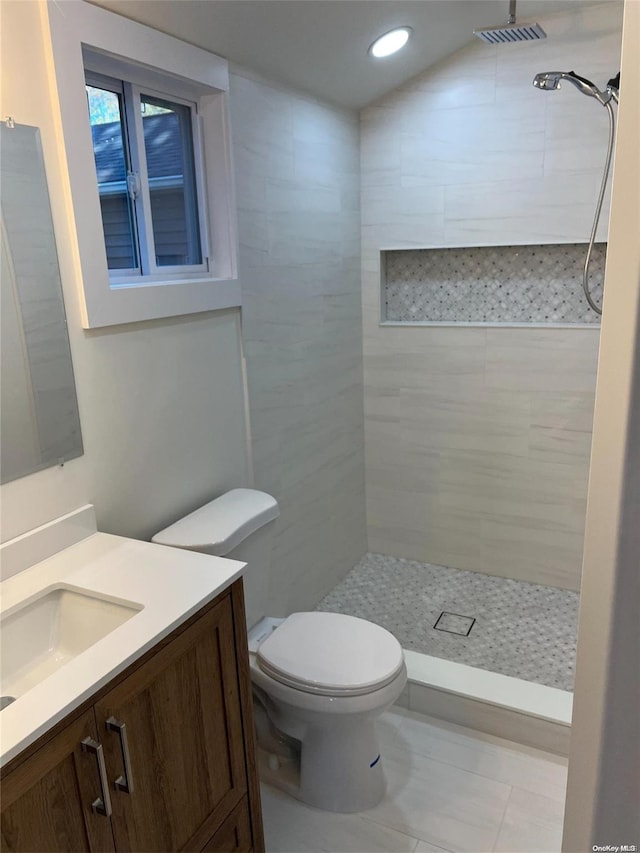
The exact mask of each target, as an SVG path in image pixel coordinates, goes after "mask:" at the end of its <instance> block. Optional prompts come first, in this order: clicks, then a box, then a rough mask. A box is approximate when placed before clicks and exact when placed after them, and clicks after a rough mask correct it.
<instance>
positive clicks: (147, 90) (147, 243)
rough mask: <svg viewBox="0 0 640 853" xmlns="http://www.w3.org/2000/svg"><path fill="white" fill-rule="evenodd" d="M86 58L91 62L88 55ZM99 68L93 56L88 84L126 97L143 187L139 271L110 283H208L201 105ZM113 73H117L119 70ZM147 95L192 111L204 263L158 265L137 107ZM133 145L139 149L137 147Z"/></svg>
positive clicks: (117, 274) (113, 273) (114, 275)
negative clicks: (191, 280) (199, 280)
mask: <svg viewBox="0 0 640 853" xmlns="http://www.w3.org/2000/svg"><path fill="white" fill-rule="evenodd" d="M85 57H87V54H86V53H85ZM109 64H110V63H108V62H107V63H106V65H107V66H108V65H109ZM96 65H97V66H98V67H102V68H104V67H105V63H104V62H95V61H94V62H92V61H91V58H90V56H89V58H85V80H86V81H87V82H88V84H89V85H92V86H95V87H97V88H102V89H106V90H107V91H110V92H114V93H117V94H120V95H122V107H123V112H124V124H125V129H126V130H127V133H128V134H129V138H128V140H127V143H126V144H127V150H128V152H129V154H130V156H131V167H132V170H133V172H135V173H136V174H137V175H138V180H139V184H140V188H139V197H138V198H137V199H136V201H135V202H134V216H135V220H136V228H135V231H136V234H137V243H138V260H139V266H138V267H133V268H129V269H110V270H109V277H110V279H111V286H112V287H119V286H123V285H125V286H126V285H133V286H136V285H139V284H141V283H142V282H141V281H140V276H144V281H145V283H146V284H154V283H165V282H167V283H168V282H170V281H171V279H177V280H179V279H180V278H182V277H183V276H184V275H187V274H189V275H190V274H194V275H193V278H194V279H195V278H196V274H199V275H198V277H199V278H203V279H206V278H207V277H208V276H209V272H210V270H209V241H208V216H207V199H206V193H205V178H204V161H203V147H204V146H203V145H202V140H201V127H200V122H199V120H198V105H197V103H196V102H194V101H189V100H187V99H185V98H181V97H179V96H178V95H176V94H174V93H173V92H167V91H164V92H159V91H157V90H155V89H153V88H152V87H151V86H139V85H137V84H136V83H135V82H133V81H132V80H130V79H129V80H119V79H118V78H117V77H110V76H108V75H106V74H102V73H100V72H96V71H94V68H95V67H96ZM114 70H117V66H116V68H115V69H114ZM145 95H149V96H151V97H155V98H160V99H162V100H165V101H170V102H171V103H174V104H180V105H182V106H186V107H188V108H189V111H190V114H191V140H192V145H193V159H194V173H195V175H194V177H195V192H196V204H197V211H198V236H199V239H200V251H201V254H202V263H200V264H191V265H187V264H180V265H175V266H169V265H161V266H159V265H158V264H157V263H156V260H155V257H156V252H155V237H154V233H153V217H152V214H151V182H150V180H149V175H148V172H147V157H146V152H145V150H144V131H143V127H142V121H143V120H142V115H141V114H140V110H139V109H138V104H139V103H140V101H141V98H142V97H143V96H145ZM131 129H133V133H131ZM132 140H133V142H134V143H135V144H132ZM125 190H126V186H125ZM190 277H191V275H190Z"/></svg>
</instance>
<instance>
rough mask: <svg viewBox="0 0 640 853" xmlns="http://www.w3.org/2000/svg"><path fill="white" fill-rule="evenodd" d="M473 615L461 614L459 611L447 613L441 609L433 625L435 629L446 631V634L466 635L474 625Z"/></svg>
mask: <svg viewBox="0 0 640 853" xmlns="http://www.w3.org/2000/svg"><path fill="white" fill-rule="evenodd" d="M475 622H476V620H475V618H474V617H473V616H461V615H460V614H459V613H448V612H447V611H446V610H443V611H442V613H441V614H440V615H439V616H438V619H437V620H436V624H435V625H434V626H433V627H434V628H435V629H436V631H446V632H447V634H458V635H459V636H460V637H468V636H469V632H470V631H471V629H472V628H473V626H474V625H475Z"/></svg>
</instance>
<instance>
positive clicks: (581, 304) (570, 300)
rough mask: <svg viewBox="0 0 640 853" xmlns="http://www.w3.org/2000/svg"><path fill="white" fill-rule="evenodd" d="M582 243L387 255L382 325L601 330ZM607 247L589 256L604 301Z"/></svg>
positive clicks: (595, 286)
mask: <svg viewBox="0 0 640 853" xmlns="http://www.w3.org/2000/svg"><path fill="white" fill-rule="evenodd" d="M586 251H587V247H586V245H584V244H583V243H569V244H561V245H539V246H482V247H467V248H455V249H403V250H395V251H387V252H383V257H382V264H383V270H384V273H385V275H384V285H383V287H384V297H385V298H384V302H385V306H386V312H385V319H386V320H388V321H393V322H404V323H415V322H443V323H543V324H546V323H548V324H550V325H552V324H554V323H562V324H566V323H581V324H582V323H588V324H592V325H598V324H599V322H600V318H599V315H597V314H596V313H595V312H594V311H593V310H592V309H591V308H589V306H588V304H587V302H586V300H585V297H584V293H583V291H582V269H583V266H584V260H585V255H586ZM605 257H606V244H605V243H597V244H596V245H595V246H594V248H593V252H592V256H591V268H590V282H591V292H592V295H593V297H594V299H595V301H596V303H599V302H600V301H601V298H602V281H603V278H604V264H605Z"/></svg>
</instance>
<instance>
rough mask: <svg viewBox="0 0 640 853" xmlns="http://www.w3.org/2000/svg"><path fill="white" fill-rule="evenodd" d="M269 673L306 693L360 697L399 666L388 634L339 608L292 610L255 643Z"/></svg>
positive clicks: (395, 647)
mask: <svg viewBox="0 0 640 853" xmlns="http://www.w3.org/2000/svg"><path fill="white" fill-rule="evenodd" d="M256 661H257V664H258V666H259V667H260V669H261V670H262V671H263V672H264V673H265V674H266V675H268V676H270V677H271V678H273V679H275V680H276V681H279V682H280V683H282V684H285V685H287V686H289V687H292V688H294V689H296V690H301V691H304V692H306V693H317V694H321V695H323V696H335V697H338V696H345V697H346V696H363V695H366V694H368V693H373V692H375V691H376V690H379V689H381V688H382V687H384V686H386V685H387V684H389V683H390V682H392V681H393V680H394V679H395V678H396V677H397V676H398V674H399V673H400V672H401V670H402V668H403V665H404V657H403V654H402V647H401V646H400V643H399V642H398V641H397V640H396V638H395V637H394V636H393V634H390V633H389V631H387V630H385V629H384V628H381V627H380V626H379V625H374V624H373V623H372V622H368V621H366V620H365V619H358V618H357V617H355V616H346V615H345V614H342V613H322V612H313V613H293V614H292V615H291V616H289V617H288V618H287V619H285V620H284V622H282V624H281V625H280V626H279V627H278V628H277V629H276V630H275V631H273V633H272V634H270V635H269V636H268V637H267V638H266V639H265V640H264V641H263V642H262V643H261V644H260V645H259V646H258V650H257V653H256Z"/></svg>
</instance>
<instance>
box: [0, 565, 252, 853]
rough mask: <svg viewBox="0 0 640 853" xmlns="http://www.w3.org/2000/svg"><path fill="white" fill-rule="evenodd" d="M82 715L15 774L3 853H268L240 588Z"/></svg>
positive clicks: (5, 799)
mask: <svg viewBox="0 0 640 853" xmlns="http://www.w3.org/2000/svg"><path fill="white" fill-rule="evenodd" d="M73 716H74V719H73V720H72V721H69V720H66V721H63V724H61V725H62V728H61V729H60V726H58V727H56V731H55V732H53V733H52V736H51V737H50V738H49V739H48V740H47V741H46V743H44V744H42V745H41V746H40V748H38V749H36V750H35V751H31V750H29V753H30V754H29V755H28V756H26V757H25V758H24V759H23V756H18V758H17V759H15V760H14V761H13V762H11V764H10V765H9V767H8V768H7V771H8V772H7V774H6V776H5V777H4V779H3V788H2V794H3V796H2V850H3V851H4V850H7V851H13V850H15V851H19V850H20V851H21V850H33V851H58V850H60V851H65V853H68V851H75V850H100V851H111V850H115V851H125V850H127V851H164V852H165V853H166V851H174V850H176V851H177V850H190V851H191V850H193V851H205V850H206V851H229V852H230V851H252V850H255V851H259V850H262V849H263V847H264V842H263V838H262V827H261V818H260V803H259V789H258V780H257V771H256V766H255V757H254V740H253V721H252V706H251V685H250V678H249V671H248V654H247V649H246V631H245V624H244V606H243V600H242V587H241V581H237V582H236V583H235V584H233V585H232V587H231V588H230V590H227V591H226V592H225V593H223V594H222V595H221V596H219V597H218V598H217V599H216V600H215V601H214V602H212V604H210V605H208V606H207V607H205V608H204V609H203V610H202V611H200V613H199V614H197V616H196V617H194V618H192V619H191V620H189V622H187V623H186V625H185V626H182V627H181V628H179V629H178V630H177V631H175V632H174V633H173V634H172V635H170V637H169V638H168V639H167V640H165V641H164V642H163V643H161V644H160V645H159V646H158V647H156V648H155V649H153V650H152V651H151V652H150V653H148V654H147V655H145V656H144V658H143V659H142V660H141V661H138V662H136V663H135V664H133V665H132V666H131V667H129V669H128V670H126V671H125V672H124V673H123V674H122V675H121V676H119V677H118V678H116V679H115V680H114V681H113V682H111V683H110V684H108V685H107V686H106V687H105V688H103V689H102V690H101V691H99V693H98V694H96V695H95V696H94V697H92V699H91V700H90V704H89V707H85V706H83V709H82V711H81V712H80V713H77V712H76V713H75V714H74V715H73ZM45 737H46V736H45ZM21 759H22V760H21ZM16 765H17V766H16Z"/></svg>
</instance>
